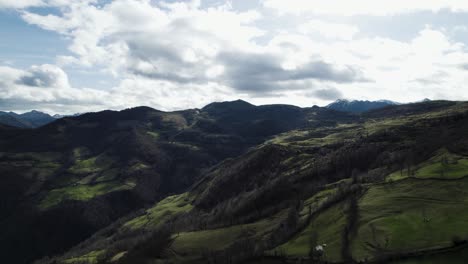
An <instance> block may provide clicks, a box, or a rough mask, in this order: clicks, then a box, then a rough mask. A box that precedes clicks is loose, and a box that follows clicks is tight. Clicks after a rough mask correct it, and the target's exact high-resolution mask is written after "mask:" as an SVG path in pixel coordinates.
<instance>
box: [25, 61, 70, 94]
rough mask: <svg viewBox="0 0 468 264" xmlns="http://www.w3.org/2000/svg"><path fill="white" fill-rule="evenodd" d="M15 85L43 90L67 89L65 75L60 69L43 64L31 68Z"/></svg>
mask: <svg viewBox="0 0 468 264" xmlns="http://www.w3.org/2000/svg"><path fill="white" fill-rule="evenodd" d="M16 83H17V84H20V85H27V86H32V87H43V88H69V87H70V84H69V83H68V76H67V74H66V73H65V72H64V71H63V70H62V69H60V68H58V67H56V66H54V65H50V64H44V65H39V66H32V67H31V69H30V70H29V71H27V72H25V73H24V75H22V76H21V77H20V78H19V79H18V80H17V81H16Z"/></svg>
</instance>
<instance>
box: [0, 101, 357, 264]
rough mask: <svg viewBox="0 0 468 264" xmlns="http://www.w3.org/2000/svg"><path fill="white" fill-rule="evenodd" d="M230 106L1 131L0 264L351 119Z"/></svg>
mask: <svg viewBox="0 0 468 264" xmlns="http://www.w3.org/2000/svg"><path fill="white" fill-rule="evenodd" d="M237 104H238V102H226V103H222V104H215V105H210V106H208V107H207V108H204V109H201V110H197V109H194V110H186V111H178V112H161V111H157V110H154V109H151V108H148V107H138V108H133V109H127V110H124V111H120V112H115V111H103V112H99V113H89V114H83V115H80V116H77V117H66V118H62V119H60V120H57V121H55V122H53V123H50V124H48V125H45V126H42V127H40V128H38V129H33V130H17V131H16V130H15V131H14V132H12V131H7V130H5V131H3V132H1V133H3V134H2V137H1V138H0V149H2V152H1V153H0V154H1V155H0V175H1V181H2V183H3V184H2V185H1V186H0V200H1V201H2V203H1V209H2V210H1V213H0V221H1V225H2V234H1V236H0V244H1V246H2V248H4V249H5V250H2V253H1V256H0V257H1V258H2V259H5V260H9V261H13V260H15V261H16V263H25V262H29V261H30V260H32V259H35V258H39V257H42V256H44V255H51V254H56V253H59V252H62V251H63V250H65V249H67V248H69V247H71V246H73V245H75V244H76V243H78V242H79V241H81V240H83V239H85V238H87V237H89V236H90V235H92V234H93V233H94V232H95V231H96V230H98V229H100V228H103V227H105V226H107V225H109V224H110V223H111V222H112V221H114V220H116V219H117V218H119V217H121V216H123V215H125V214H128V213H130V212H132V211H135V210H137V209H139V208H141V207H144V206H145V205H147V204H150V203H153V202H155V201H158V200H160V199H163V198H164V197H166V196H167V195H170V194H174V193H181V192H183V191H185V190H187V188H188V187H190V186H191V185H192V184H193V183H194V182H196V181H197V180H198V179H199V178H200V176H201V175H202V174H203V173H204V171H205V170H206V169H207V168H209V167H211V166H213V165H215V164H217V163H218V162H220V161H222V160H223V159H225V158H229V157H235V156H238V155H240V154H242V153H244V152H245V151H246V150H248V149H249V148H250V147H253V146H255V145H257V144H260V143H262V142H264V141H265V140H266V139H268V138H269V137H271V136H273V135H274V134H276V133H279V132H284V131H288V130H289V129H293V128H294V129H296V128H307V127H318V126H323V125H331V124H335V123H336V122H337V120H341V121H343V122H351V121H353V120H356V119H357V117H356V116H352V115H348V114H343V113H339V112H335V111H332V110H327V109H320V108H313V109H312V108H310V109H301V108H297V107H292V106H282V105H272V106H259V107H257V106H252V105H250V106H249V107H248V108H250V109H248V110H247V111H246V110H245V109H244V107H243V106H242V107H238V106H237ZM244 105H245V104H244ZM225 108H227V109H229V110H228V111H226V110H225ZM223 112H224V114H223ZM251 129H253V130H251ZM260 130H261V131H262V132H261V133H260V132H259V133H257V132H256V131H260ZM70 226H73V228H70ZM31 234H34V236H32V237H31ZM44 241H47V242H45V243H44ZM18 256H19V257H18Z"/></svg>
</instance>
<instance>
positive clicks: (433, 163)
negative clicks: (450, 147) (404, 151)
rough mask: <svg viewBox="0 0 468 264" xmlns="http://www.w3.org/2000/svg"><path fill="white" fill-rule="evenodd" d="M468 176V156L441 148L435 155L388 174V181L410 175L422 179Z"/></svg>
mask: <svg viewBox="0 0 468 264" xmlns="http://www.w3.org/2000/svg"><path fill="white" fill-rule="evenodd" d="M465 176H468V157H465V156H461V155H457V154H454V153H450V152H448V151H447V150H446V149H441V150H439V151H438V152H437V153H436V154H435V155H434V157H432V158H431V159H429V160H427V161H425V162H422V163H420V164H418V165H416V166H413V167H411V168H410V170H409V171H408V170H407V169H405V170H402V171H397V172H394V173H392V174H390V175H389V176H387V181H397V180H401V179H405V178H408V177H415V178H420V179H460V178H463V177H465Z"/></svg>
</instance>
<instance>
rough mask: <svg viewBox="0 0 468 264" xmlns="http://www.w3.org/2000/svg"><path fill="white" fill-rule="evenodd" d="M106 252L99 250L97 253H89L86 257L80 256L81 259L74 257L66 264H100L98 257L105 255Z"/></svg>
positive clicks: (66, 261) (67, 260)
mask: <svg viewBox="0 0 468 264" xmlns="http://www.w3.org/2000/svg"><path fill="white" fill-rule="evenodd" d="M104 253H105V251H104V250H97V251H92V252H89V253H88V254H86V255H83V256H80V257H74V258H69V259H66V260H65V261H64V263H67V264H81V263H87V264H96V263H98V257H99V256H100V255H102V254H104Z"/></svg>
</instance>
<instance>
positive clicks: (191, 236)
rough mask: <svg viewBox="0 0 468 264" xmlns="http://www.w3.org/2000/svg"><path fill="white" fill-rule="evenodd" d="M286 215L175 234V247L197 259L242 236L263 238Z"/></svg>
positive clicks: (186, 256)
mask: <svg viewBox="0 0 468 264" xmlns="http://www.w3.org/2000/svg"><path fill="white" fill-rule="evenodd" d="M284 217H286V212H285V211H283V212H281V213H279V214H277V215H275V216H272V217H269V218H266V219H263V220H261V221H258V222H255V223H251V224H245V225H235V226H230V227H226V228H220V229H212V230H203V231H195V232H182V233H179V234H176V235H175V238H176V239H175V241H174V244H173V249H174V250H175V252H177V253H178V254H179V255H180V256H181V257H182V258H183V259H185V260H190V259H196V258H198V257H200V254H201V253H202V252H203V251H205V250H209V251H216V250H223V249H226V248H228V247H229V246H230V245H232V244H233V243H234V242H236V241H237V240H238V239H240V238H247V237H251V238H255V239H263V238H264V237H265V236H266V235H267V234H269V233H271V232H272V231H273V229H274V228H276V226H277V224H278V223H279V222H280V221H281V220H282V219H284Z"/></svg>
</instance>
